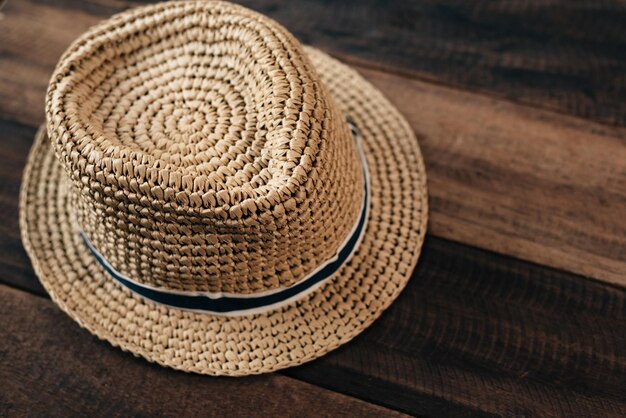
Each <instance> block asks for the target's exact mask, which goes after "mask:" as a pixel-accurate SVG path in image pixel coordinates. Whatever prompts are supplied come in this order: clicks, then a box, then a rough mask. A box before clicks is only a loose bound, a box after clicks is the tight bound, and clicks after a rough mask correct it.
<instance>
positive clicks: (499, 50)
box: [0, 0, 626, 417]
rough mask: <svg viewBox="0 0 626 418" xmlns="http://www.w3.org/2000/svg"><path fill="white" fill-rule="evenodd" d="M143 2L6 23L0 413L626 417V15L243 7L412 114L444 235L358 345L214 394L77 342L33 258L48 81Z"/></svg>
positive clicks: (444, 7)
mask: <svg viewBox="0 0 626 418" xmlns="http://www.w3.org/2000/svg"><path fill="white" fill-rule="evenodd" d="M131 4H134V3H131V2H128V1H122V0H97V1H96V0H92V1H87V2H84V1H78V0H63V1H58V2H50V1H43V0H9V2H8V3H7V4H6V6H5V7H4V8H3V9H2V16H1V17H0V282H1V283H4V285H0V306H1V307H0V333H1V334H2V335H0V338H1V340H0V341H2V343H0V358H2V360H1V361H0V382H1V384H0V387H1V388H2V389H0V416H4V415H8V416H28V415H35V416H37V415H46V416H74V415H85V416H88V415H100V416H111V415H114V416H155V415H156V416H159V415H160V416H179V415H189V416H201V415H209V416H210V415H220V413H218V412H216V411H219V412H221V411H225V412H230V413H231V414H233V415H241V416H251V415H256V414H257V413H258V414H261V415H266V416H280V415H292V416H308V415H315V416H319V415H322V416H363V415H373V416H377V415H378V416H382V415H388V414H395V413H408V414H413V415H423V416H473V415H477V416H485V415H487V416H489V415H497V416H603V417H604V416H626V400H625V399H624V393H626V294H625V292H624V288H623V287H622V286H625V285H626V222H625V221H624V215H626V165H624V161H626V128H623V127H622V125H624V123H626V108H625V107H624V106H626V105H624V103H626V101H625V100H624V99H625V98H626V91H625V90H624V88H625V87H624V86H625V85H626V84H625V82H624V80H625V79H624V76H623V74H624V73H625V72H624V69H625V68H624V67H625V66H626V64H625V63H626V57H625V56H624V51H626V48H624V46H625V43H626V39H625V38H626V35H625V34H624V32H625V31H626V25H625V24H624V22H625V21H626V17H625V14H624V11H623V10H622V8H623V6H621V7H620V4H616V3H615V4H614V3H612V2H601V3H600V2H576V3H570V2H561V4H559V2H550V3H541V2H529V1H523V2H451V1H439V2H434V1H425V2H419V3H411V2H404V1H397V2H359V3H358V5H356V3H355V4H351V3H350V2H332V3H327V2H321V1H307V2H300V1H293V2H287V1H279V0H276V1H272V2H270V1H255V2H252V1H250V2H246V4H247V5H248V6H250V7H253V8H256V9H258V10H260V11H262V12H264V13H265V14H268V15H270V16H272V17H274V18H276V19H278V20H279V21H281V22H282V23H283V24H284V25H285V26H287V28H288V29H290V30H292V31H293V32H294V33H295V34H296V35H297V36H299V37H300V39H301V40H303V41H304V42H307V43H310V44H313V45H317V46H319V47H321V48H323V49H325V50H327V51H329V52H330V53H333V54H334V55H336V56H338V57H340V58H341V59H343V60H345V61H348V62H350V63H352V64H353V65H354V66H355V67H356V68H357V69H358V70H359V71H360V72H361V73H362V74H363V75H364V76H365V77H366V78H367V79H369V80H370V81H371V82H372V83H374V84H375V85H376V86H378V87H379V88H380V89H381V90H382V91H383V92H384V93H385V94H386V95H387V96H388V97H389V98H390V99H391V100H392V101H393V102H394V103H395V104H396V105H397V106H398V107H399V108H400V109H401V111H402V112H403V113H404V114H405V116H406V117H407V119H408V120H409V122H410V124H411V126H412V127H413V129H414V130H415V132H416V134H417V136H418V139H419V140H420V143H421V145H422V149H423V152H424V156H425V160H426V166H427V170H428V175H429V179H428V180H429V190H430V203H431V222H430V225H429V228H430V229H429V231H430V234H429V236H428V237H427V241H426V243H425V246H424V251H423V255H422V257H421V259H420V263H419V265H418V268H417V269H416V271H415V273H414V276H413V278H412V280H411V281H410V283H409V285H408V287H407V289H406V290H405V291H404V292H403V294H402V295H401V297H400V298H399V300H398V301H397V302H396V303H394V305H393V306H392V307H391V308H390V310H389V311H388V312H386V313H385V314H384V315H383V317H382V318H381V319H380V320H379V321H377V322H376V323H375V324H374V325H373V326H372V327H371V328H370V329H368V330H367V331H366V332H364V333H363V334H362V335H361V336H359V337H358V338H357V339H356V340H354V341H353V342H351V343H350V344H348V345H346V346H345V347H342V348H340V349H338V350H336V351H335V352H332V353H330V354H329V355H327V356H325V357H323V358H322V359H319V360H316V361H314V362H312V363H309V364H307V365H304V366H301V367H298V368H293V369H290V370H286V371H284V372H281V373H278V374H274V375H270V376H261V377H253V378H244V379H213V378H207V377H200V376H193V375H186V374H183V373H180V372H175V371H171V370H167V369H163V368H160V367H157V366H154V365H150V364H148V363H146V362H145V361H143V360H139V359H135V358H134V357H132V356H131V355H129V354H126V353H122V352H119V350H117V349H114V348H112V347H109V346H108V345H107V344H105V343H102V342H100V341H98V340H97V339H96V338H95V337H92V336H91V335H90V334H89V333H87V332H86V331H84V330H81V329H80V328H79V327H78V326H77V325H76V324H74V323H73V322H72V321H71V320H70V319H68V318H66V317H65V316H64V315H63V314H62V313H61V312H60V311H59V310H58V309H56V308H55V307H54V305H53V304H52V303H51V302H50V301H49V300H48V299H47V296H46V294H45V292H44V291H43V289H42V288H41V285H40V284H39V283H38V281H37V279H36V277H35V275H34V273H33V271H32V268H31V266H30V263H29V261H28V258H27V256H26V254H25V253H24V250H23V248H22V245H21V242H20V237H19V229H18V224H17V219H18V212H17V202H18V200H17V199H18V192H19V184H20V178H21V170H22V168H23V165H24V161H25V158H26V154H27V152H28V149H29V147H30V145H31V143H32V138H33V136H34V133H35V130H36V127H37V126H38V125H39V124H40V123H41V122H42V121H43V96H44V93H45V88H46V84H47V80H48V77H49V75H50V72H51V71H52V68H53V66H54V64H55V63H56V60H57V59H58V57H59V55H60V54H61V52H62V51H63V49H64V48H66V47H67V46H68V45H69V43H70V42H71V41H72V40H73V39H74V38H75V37H76V36H78V34H80V33H81V32H82V31H84V30H85V29H86V28H87V27H89V26H90V25H92V24H94V23H96V22H97V21H98V20H100V19H102V18H105V17H107V16H109V15H110V14H112V13H114V12H116V11H119V10H122V9H124V8H126V7H128V6H129V5H131ZM620 23H621V24H620ZM522 259H523V260H526V261H522ZM554 268H557V269H554ZM591 278H595V279H598V280H602V281H604V283H603V282H600V281H596V280H592V279H591ZM606 282H608V283H612V284H606ZM218 406H219V409H215V408H216V407H218Z"/></svg>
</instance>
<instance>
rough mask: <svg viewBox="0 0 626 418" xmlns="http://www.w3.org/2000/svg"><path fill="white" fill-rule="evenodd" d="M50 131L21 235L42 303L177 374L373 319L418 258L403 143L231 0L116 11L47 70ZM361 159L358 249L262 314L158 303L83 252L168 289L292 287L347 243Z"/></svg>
mask: <svg viewBox="0 0 626 418" xmlns="http://www.w3.org/2000/svg"><path fill="white" fill-rule="evenodd" d="M46 111H47V117H48V125H47V133H46V131H45V130H43V129H42V130H40V132H39V133H38V135H37V138H36V140H35V144H34V145H33V148H32V150H31V153H30V155H29V159H28V162H27V166H26V169H25V173H24V182H23V186H22V194H21V201H20V223H21V229H22V238H23V241H24V244H25V247H26V249H27V251H28V253H29V255H30V257H31V259H32V261H33V265H34V267H35V271H36V273H37V275H38V276H39V278H40V280H41V281H42V283H43V285H44V286H45V288H46V289H47V291H48V292H49V293H50V295H51V297H52V299H53V300H54V301H55V302H56V303H57V304H58V305H59V306H60V307H61V308H62V309H63V310H64V311H66V312H67V313H68V314H69V315H70V316H71V317H72V318H74V319H75V320H76V321H77V322H78V323H79V324H80V325H81V326H83V327H85V328H87V329H88V330H89V331H91V332H92V333H93V334H95V335H97V336H98V337H100V338H102V339H105V340H107V341H109V342H111V343H112V344H113V345H116V346H119V347H121V348H122V349H124V350H127V351H130V352H132V353H134V354H135V355H138V356H142V357H145V358H146V359H148V360H150V361H154V362H157V363H159V364H162V365H165V366H169V367H173V368H176V369H180V370H184V371H189V372H197V373H203V374H210V375H230V376H239V375H247V374H256V373H264V372H270V371H273V370H277V369H281V368H284V367H289V366H294V365H298V364H301V363H304V362H306V361H309V360H312V359H314V358H316V357H319V356H321V355H323V354H325V353H327V352H328V351H330V350H332V349H334V348H336V347H338V346H339V345H341V344H343V343H345V342H347V341H349V340H350V339H352V338H353V337H354V336H356V335H357V334H358V333H360V332H361V331H362V330H364V329H365V328H366V327H367V326H368V325H370V324H371V323H372V322H373V321H374V320H375V319H376V318H377V317H378V316H379V315H380V314H381V313H382V312H383V311H384V310H385V309H386V308H387V307H388V306H389V304H390V303H391V302H392V301H393V300H394V299H395V298H396V297H397V296H398V294H399V293H400V291H401V290H402V289H403V287H404V286H405V285H406V282H407V280H408V279H409V277H410V275H411V273H412V270H413V268H414V266H415V264H416V262H417V258H418V256H419V253H420V250H421V245H422V242H423V239H424V234H425V229H426V219H427V198H426V196H427V194H426V176H425V171H424V165H423V161H422V157H421V154H420V150H419V146H418V144H417V141H416V139H415V137H414V135H413V133H412V131H411V130H410V128H409V126H408V124H407V123H406V121H405V120H404V119H403V117H402V116H401V115H400V114H399V112H398V111H397V110H395V109H394V108H393V106H392V105H391V104H390V103H389V102H388V101H387V100H386V99H385V98H384V97H383V96H382V95H381V94H380V92H378V91H377V90H376V89H375V88H374V87H372V86H371V85H370V84H369V83H367V82H366V81H365V80H363V79H362V78H361V77H360V76H359V75H358V74H357V73H356V72H355V71H353V70H351V69H349V68H348V67H346V66H345V65H343V64H341V63H339V62H337V61H336V60H334V59H332V58H330V57H328V56H327V55H325V54H323V53H322V52H319V51H317V50H314V49H312V48H302V47H301V46H300V45H299V44H298V42H297V41H296V40H295V39H294V38H293V37H292V36H291V35H290V34H289V33H288V32H287V31H286V30H285V29H284V28H282V27H281V26H279V25H278V24H276V23H275V22H273V21H271V20H269V19H267V18H264V17H262V16H260V15H258V14H256V13H254V12H251V11H248V10H246V9H244V8H241V7H238V6H233V5H230V4H228V3H206V2H184V3H165V4H161V5H158V6H148V7H144V8H140V9H136V10H133V11H129V12H125V13H122V14H120V15H117V16H115V17H113V18H112V19H110V20H109V21H107V22H105V23H103V24H101V25H99V26H97V27H95V28H94V29H92V30H90V31H89V32H88V33H87V34H85V35H84V36H83V37H81V38H80V39H79V40H78V41H77V42H75V43H74V44H73V45H72V47H70V49H69V50H68V51H67V52H66V53H65V54H64V56H63V57H62V59H61V61H60V63H59V65H58V66H57V69H56V70H55V74H54V76H53V78H52V80H51V84H50V88H49V92H48V96H47V100H46ZM345 116H347V117H349V118H350V119H352V120H353V121H354V122H355V124H356V126H357V127H358V128H359V130H360V132H361V136H362V142H363V144H362V145H363V148H364V152H365V155H366V159H367V163H368V166H369V173H370V183H371V210H370V219H369V221H368V224H367V229H366V232H365V236H364V238H363V241H362V243H361V245H360V247H359V248H358V250H357V252H356V253H355V255H354V256H353V257H352V259H351V260H350V261H349V262H348V263H347V264H346V265H345V266H343V267H342V268H341V270H340V271H339V272H338V273H337V274H336V275H335V276H334V277H332V278H331V280H330V281H328V282H326V283H325V284H324V285H323V286H322V287H321V288H320V289H318V290H317V291H315V292H314V293H312V294H310V295H308V296H306V297H305V298H303V299H300V300H299V301H297V302H296V303H294V304H292V305H290V306H287V307H284V308H281V309H278V310H274V311H271V312H267V313H263V314H257V315H250V316H242V317H233V318H229V317H219V316H213V315H208V314H201V313H194V312H188V311H182V310H177V309H173V308H168V307H165V306H162V305H158V304H155V303H153V302H150V301H148V300H145V299H143V298H141V297H138V296H136V295H134V294H132V293H131V292H130V291H128V290H127V289H126V288H124V287H122V286H121V285H119V284H118V283H117V282H115V281H114V280H112V279H111V278H110V277H109V276H108V275H107V273H106V272H105V271H104V270H103V268H102V267H101V266H100V265H99V264H98V263H97V262H96V260H95V259H94V258H93V256H92V255H91V253H90V252H89V250H88V249H87V248H86V247H85V244H84V243H83V242H82V240H81V237H80V235H79V233H78V231H77V225H80V226H81V227H82V228H83V230H84V231H85V233H86V234H87V235H88V236H89V238H90V241H92V242H93V243H94V244H95V246H96V247H97V248H98V249H99V250H100V251H101V252H102V253H103V254H104V255H105V257H106V258H107V260H109V261H110V262H111V264H113V265H114V266H115V268H116V269H118V270H120V271H122V272H123V273H125V274H127V275H128V276H130V277H133V278H134V279H136V280H139V281H144V282H145V283H146V284H149V285H152V286H155V287H161V288H165V289H176V290H192V291H197V290H201V291H225V292H232V293H242V294H248V293H254V292H257V291H265V290H270V289H276V288H281V287H284V286H288V285H290V284H292V283H294V282H295V281H297V280H298V279H300V278H301V277H303V275H304V274H306V273H307V272H308V271H310V270H312V269H313V268H314V267H315V266H316V265H318V264H319V263H321V262H323V261H324V260H325V259H326V258H328V257H329V256H330V255H332V253H333V252H334V251H335V250H336V248H337V246H338V245H339V243H340V242H341V241H342V240H343V239H344V238H345V236H346V234H347V233H348V230H349V229H350V228H351V227H352V225H353V224H354V222H355V219H356V217H357V215H358V211H359V204H360V202H361V200H362V190H363V181H364V179H363V177H362V175H361V171H360V170H361V167H360V163H359V160H358V157H357V153H356V150H355V146H354V140H353V138H352V137H351V135H350V133H349V130H348V128H347V125H346V123H345V119H344V118H345Z"/></svg>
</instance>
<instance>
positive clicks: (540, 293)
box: [287, 237, 626, 417]
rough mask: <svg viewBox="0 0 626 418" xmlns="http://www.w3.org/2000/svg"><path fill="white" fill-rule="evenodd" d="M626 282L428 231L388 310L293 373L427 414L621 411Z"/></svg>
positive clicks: (625, 376)
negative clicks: (620, 285)
mask: <svg viewBox="0 0 626 418" xmlns="http://www.w3.org/2000/svg"><path fill="white" fill-rule="evenodd" d="M624 347H626V292H624V291H623V290H621V289H615V288H611V287H610V286H607V285H604V284H600V283H598V282H592V281H585V280H580V278H578V277H574V276H572V275H569V274H566V273H563V272H559V271H556V270H551V269H546V268H544V267H540V266H537V265H533V264H530V263H526V262H522V261H519V260H514V259H511V258H505V257H502V256H499V255H496V254H493V253H489V252H486V251H482V250H478V249H473V248H468V247H466V246H463V245H458V244H453V243H451V242H447V241H444V240H439V239H434V238H432V237H429V238H427V241H426V244H425V247H424V252H423V255H422V258H421V260H420V263H419V264H418V268H417V270H416V271H415V274H414V275H413V278H412V279H411V281H410V282H409V284H408V286H407V288H406V289H405V291H404V292H403V293H402V295H401V296H400V298H399V299H398V300H397V301H396V302H395V303H394V304H393V305H392V306H391V308H390V309H389V311H388V312H387V313H385V315H384V316H383V317H382V318H381V319H380V320H378V321H377V322H376V323H375V324H374V325H373V326H372V327H371V328H369V329H368V330H367V331H365V332H364V333H363V334H362V335H361V336H359V337H358V338H357V339H356V340H355V341H353V342H352V343H350V344H348V345H346V346H345V347H343V348H340V349H339V350H337V351H335V352H333V353H330V354H329V355H327V356H325V357H323V358H321V359H320V360H318V361H316V362H314V363H311V364H309V365H304V366H302V367H299V368H295V369H291V370H289V371H287V374H288V375H290V376H294V377H297V378H299V379H303V380H306V381H309V382H315V383H317V384H325V385H326V387H328V388H331V389H335V390H339V391H341V392H344V393H349V394H351V395H355V396H358V397H361V398H364V399H380V400H379V401H378V402H380V403H381V404H383V405H387V406H390V407H393V408H395V409H400V410H404V411H407V412H410V413H413V414H418V415H424V416H465V415H481V416H482V415H491V414H493V415H497V416H541V417H549V416H588V417H600V416H602V417H609V416H615V417H619V416H623V412H624V411H626V400H625V399H624V397H623V394H624V393H625V391H626V352H624Z"/></svg>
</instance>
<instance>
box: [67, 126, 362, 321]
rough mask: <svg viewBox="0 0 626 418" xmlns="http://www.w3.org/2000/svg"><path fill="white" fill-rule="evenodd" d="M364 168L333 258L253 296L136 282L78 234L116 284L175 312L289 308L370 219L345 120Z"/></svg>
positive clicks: (349, 248)
mask: <svg viewBox="0 0 626 418" xmlns="http://www.w3.org/2000/svg"><path fill="white" fill-rule="evenodd" d="M348 124H349V126H350V130H351V132H352V135H353V136H354V139H355V142H356V148H357V151H358V154H359V157H360V160H361V165H362V168H363V179H364V181H363V184H364V188H363V201H362V202H361V208H360V211H359V217H358V219H357V221H356V223H355V225H354V226H353V227H352V229H351V231H350V233H349V234H348V236H347V237H346V239H345V240H344V241H343V242H342V243H341V245H340V246H339V248H338V249H337V251H336V253H335V255H334V256H333V257H331V258H330V259H328V260H326V261H325V262H324V263H323V264H322V265H320V266H318V267H317V268H316V269H315V270H313V271H312V272H311V273H309V274H308V275H307V276H305V277H304V278H303V279H301V280H299V281H298V282H296V283H294V284H293V285H291V286H289V287H286V288H280V289H272V290H269V291H265V292H259V293H253V294H247V295H246V294H234V293H223V292H220V293H210V292H189V291H180V290H179V291H177V290H164V289H162V288H155V287H152V286H147V285H145V284H141V283H138V282H136V281H134V280H132V279H131V278H129V277H127V276H125V275H124V274H122V273H120V272H119V271H117V270H116V269H115V268H114V267H113V266H112V265H111V264H110V263H109V262H108V261H107V260H106V259H105V258H104V256H103V255H102V254H101V253H100V252H99V251H98V250H97V249H95V248H94V246H93V245H92V244H91V242H90V241H89V239H88V238H87V236H86V234H85V232H84V231H83V230H82V228H80V226H79V232H80V235H81V237H82V239H83V241H84V242H85V245H86V246H87V248H88V249H89V251H90V252H91V253H92V254H93V256H94V257H95V258H96V260H97V261H98V262H99V263H100V265H101V266H102V267H103V268H104V269H105V270H106V272H107V273H108V274H109V275H110V276H111V277H112V278H114V279H115V280H116V281H117V282H118V283H120V284H121V285H123V286H124V287H126V288H127V289H129V290H131V291H132V292H134V293H136V294H138V295H139V296H142V297H144V298H146V299H149V300H151V301H153V302H156V303H159V304H161V305H167V306H170V307H174V308H177V309H185V310H190V311H195V312H201V313H208V314H214V315H223V316H239V315H252V314H256V313H262V312H267V311H270V310H273V309H277V308H280V307H282V306H285V305H288V304H290V303H292V302H294V301H296V300H298V299H300V298H302V297H304V296H306V295H307V294H309V293H311V292H313V291H315V290H316V289H318V288H319V287H320V286H321V285H322V284H323V283H324V282H325V281H327V280H328V279H330V278H331V277H332V276H333V274H335V273H336V272H337V271H338V270H339V269H341V267H343V266H344V264H346V262H347V261H348V260H350V258H351V257H352V255H353V254H354V252H355V251H356V250H357V248H358V247H359V245H360V243H361V240H362V239H363V234H364V232H365V229H366V224H367V220H368V218H369V206H370V196H369V193H370V190H369V188H370V185H369V173H368V169H367V162H366V161H365V155H364V153H363V149H362V146H361V137H360V134H359V132H358V130H357V128H356V126H355V125H354V124H353V123H352V122H351V121H348Z"/></svg>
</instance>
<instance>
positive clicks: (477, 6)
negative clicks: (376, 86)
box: [0, 0, 626, 126]
mask: <svg viewBox="0 0 626 418" xmlns="http://www.w3.org/2000/svg"><path fill="white" fill-rule="evenodd" d="M238 2H239V3H242V4H243V5H245V6H247V7H250V8H252V9H255V10H257V11H259V12H261V13H264V14H266V15H268V16H270V17H272V18H274V19H276V20H278V21H279V22H281V23H282V24H283V25H285V26H286V27H287V28H288V29H289V30H291V31H292V32H293V33H294V34H295V35H296V36H298V38H299V39H301V40H302V41H303V42H307V43H310V44H314V45H317V46H319V47H322V48H324V49H326V50H328V51H331V52H333V53H334V54H336V55H339V56H341V57H342V58H344V59H348V60H351V61H353V62H356V63H362V64H364V65H365V66H374V67H377V68H385V69H388V70H392V71H395V72H401V73H403V74H406V75H410V76H412V77H419V78H422V79H426V80H431V81H436V82H438V83H444V84H449V85H453V86H457V87H461V88H463V89H471V90H474V91H478V92H483V93H486V94H489V95H493V96H495V97H499V98H505V99H507V100H513V101H516V102H520V103H525V104H530V105H532V106H537V107H543V108H547V109H552V110H556V111H559V112H563V113H568V114H571V115H575V116H581V117H585V118H590V119H595V120H597V121H601V122H606V123H611V124H617V125H622V126H623V125H624V124H626V100H625V97H626V81H625V80H624V77H623V74H624V73H625V72H626V54H624V50H626V25H624V21H626V7H625V6H624V3H623V2H619V1H617V0H613V1H604V2H597V1H594V0H587V1H582V2H581V1H577V2H571V1H568V0H557V1H551V2H548V3H546V2H543V1H540V0H524V1H521V2H520V1H518V2H514V3H511V2H507V1H503V0H501V1H495V2H459V1H456V0H428V1H420V2H407V1H403V0H391V1H386V2H384V4H383V3H380V2H378V1H374V0H369V1H362V0H348V1H341V2H327V1H323V0H309V1H307V2H306V3H305V4H302V3H301V2H294V1H288V0H239V1H238ZM24 3H25V4H24ZM38 3H39V4H38ZM46 3H47V2H43V1H38V0H31V1H25V0H22V1H19V2H16V1H11V2H8V4H7V6H6V11H5V14H6V16H7V17H10V16H11V15H12V14H14V12H15V11H16V10H18V9H21V8H22V7H27V8H28V9H29V10H31V11H35V9H39V10H46V11H47V13H49V14H50V16H45V17H46V18H43V19H42V17H43V15H42V14H41V13H38V12H35V13H32V14H29V16H28V17H29V18H30V19H29V20H28V21H27V22H25V23H26V27H36V28H37V30H36V31H32V32H34V35H35V36H37V37H38V39H39V40H40V42H42V43H43V44H44V45H45V44H46V43H48V42H49V41H50V40H55V39H59V38H64V39H66V40H67V42H69V41H70V40H71V39H73V37H74V36H75V33H80V32H81V31H82V30H83V29H84V28H85V26H84V24H85V23H86V20H85V18H84V15H88V16H91V18H90V19H89V24H92V23H95V22H96V21H97V20H98V19H100V18H104V17H107V16H109V15H110V14H112V13H115V12H118V11H120V10H123V9H125V8H127V7H130V6H133V5H137V4H141V3H143V2H141V1H131V0H90V1H83V0H61V1H57V2H55V3H54V7H53V8H52V7H47V6H46ZM53 10H55V11H53ZM79 10H80V11H82V12H84V13H81V14H80V16H81V18H80V19H76V20H74V19H71V18H72V16H73V15H74V14H76V13H79V12H78V11H79ZM57 13H58V14H61V15H64V16H58V15H57ZM48 17H49V18H50V19H49V18H48ZM59 19H60V20H64V19H71V22H72V24H71V25H70V26H66V27H64V29H65V30H63V31H57V30H55V29H54V28H55V27H56V23H58V22H59ZM10 20H11V19H8V20H7V21H5V22H3V25H5V26H8V27H9V29H10V28H11V27H12V25H13V23H12V22H11V21H10ZM2 32H3V33H0V39H2V38H6V36H10V35H8V34H7V28H6V27H4V28H3V31H2ZM63 45H67V43H64V44H63ZM59 53H60V51H58V50H55V49H54V48H52V49H49V50H48V52H46V55H48V54H51V55H53V56H54V57H58V54H59ZM24 70H26V71H28V72H29V73H31V74H32V75H37V74H38V73H39V70H37V69H34V68H32V67H28V66H27V67H26V68H24ZM2 87H3V89H1V90H0V91H5V92H9V91H13V92H21V94H33V90H32V88H33V87H32V86H29V85H23V86H20V87H21V88H22V89H21V90H18V86H14V89H11V90H7V89H6V87H7V86H6V85H5V86H2ZM15 106H16V107H18V106H19V102H18V103H16V104H15ZM37 110H39V109H37Z"/></svg>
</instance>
